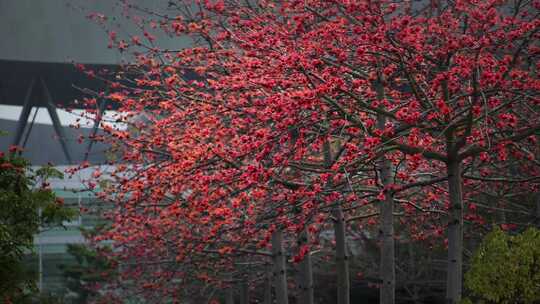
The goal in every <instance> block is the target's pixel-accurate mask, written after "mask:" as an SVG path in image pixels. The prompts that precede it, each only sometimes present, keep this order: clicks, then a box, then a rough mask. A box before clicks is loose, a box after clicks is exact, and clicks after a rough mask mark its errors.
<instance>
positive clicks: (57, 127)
mask: <svg viewBox="0 0 540 304" xmlns="http://www.w3.org/2000/svg"><path fill="white" fill-rule="evenodd" d="M40 80H41V85H42V87H43V93H44V94H45V99H46V102H45V106H46V107H47V111H48V112H49V115H50V116H51V120H52V123H53V127H54V131H55V132H56V136H58V139H59V141H60V145H61V146H62V150H63V151H64V155H65V156H66V159H67V160H68V163H69V164H73V160H72V158H71V155H70V153H69V149H68V146H67V143H66V138H67V137H66V135H65V133H64V129H63V128H62V124H61V123H60V118H59V117H58V113H56V106H55V105H54V102H53V99H52V97H51V93H50V92H49V89H48V88H47V84H45V81H44V80H43V78H40Z"/></svg>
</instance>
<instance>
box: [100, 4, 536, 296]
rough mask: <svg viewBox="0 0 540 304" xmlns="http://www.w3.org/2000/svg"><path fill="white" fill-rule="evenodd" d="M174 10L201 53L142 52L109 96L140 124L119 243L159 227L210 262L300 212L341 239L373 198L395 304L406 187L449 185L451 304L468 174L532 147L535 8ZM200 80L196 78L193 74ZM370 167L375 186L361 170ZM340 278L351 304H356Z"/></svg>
mask: <svg viewBox="0 0 540 304" xmlns="http://www.w3.org/2000/svg"><path fill="white" fill-rule="evenodd" d="M176 3H177V6H178V7H182V8H193V7H197V9H196V12H195V14H193V18H186V16H180V17H177V18H174V19H170V18H163V19H161V21H162V26H163V27H164V28H165V29H167V30H168V31H170V32H171V33H172V34H176V35H179V36H193V35H196V36H197V37H202V38H204V41H205V43H204V45H201V46H200V47H194V48H190V49H186V50H182V51H178V52H174V53H173V52H159V51H158V50H155V49H153V50H152V52H151V53H150V54H145V55H140V56H139V57H138V62H139V63H138V67H139V68H141V69H142V70H143V71H144V75H143V76H142V77H140V78H138V79H136V80H135V82H134V83H135V84H136V86H135V87H134V88H130V87H128V86H125V85H120V84H114V86H113V87H114V88H115V89H116V90H117V92H115V93H113V94H111V95H110V98H111V99H113V100H115V101H116V102H118V103H119V104H120V109H121V110H123V111H126V112H128V113H130V115H132V116H135V115H139V116H144V119H142V120H140V121H138V122H136V123H133V129H134V130H136V131H134V132H118V131H115V130H109V131H110V133H111V134H112V135H113V138H114V140H115V141H120V142H122V145H123V149H122V152H123V160H124V161H126V162H129V163H130V164H131V165H130V166H126V167H121V168H120V169H119V170H120V171H122V170H124V171H126V170H129V171H130V172H134V173H133V174H130V176H131V177H130V178H125V179H124V180H120V184H121V188H116V189H114V190H118V189H122V191H125V192H126V193H129V196H126V197H125V199H126V202H127V203H126V204H125V205H122V211H121V212H120V213H119V214H118V217H120V215H122V217H124V218H123V219H122V220H120V219H119V220H118V222H117V226H116V229H115V230H113V231H114V233H113V235H111V237H112V236H114V235H116V237H117V238H118V235H122V234H125V235H126V237H127V235H129V238H126V239H125V241H126V244H127V243H128V242H129V241H132V240H133V238H135V235H137V237H140V240H141V241H142V240H146V239H149V238H150V237H151V236H154V235H155V233H153V232H152V230H151V229H142V228H141V223H148V222H149V221H150V220H151V222H152V225H153V226H155V227H165V226H164V224H165V223H167V225H172V226H169V227H168V228H171V230H172V229H173V228H174V229H176V230H173V231H184V232H185V234H182V237H184V235H192V232H197V233H200V236H199V237H197V239H198V241H197V242H195V244H197V245H195V246H194V247H193V248H195V249H196V250H198V251H200V249H201V248H204V247H205V246H207V245H208V244H209V243H208V242H210V241H211V240H212V239H216V240H217V239H218V238H217V232H218V231H221V229H228V226H231V225H232V226H234V225H237V227H241V228H239V230H241V231H243V232H242V233H239V234H236V236H235V235H230V237H233V241H234V242H240V243H241V242H242V240H243V241H244V242H247V241H246V238H244V237H245V236H249V235H253V234H254V233H255V232H260V231H262V230H260V229H263V230H264V229H268V227H264V226H263V227H260V225H259V226H258V227H257V223H256V221H257V220H261V219H262V218H264V216H263V215H264V214H267V213H268V211H276V212H277V216H278V217H279V218H280V223H281V224H283V225H284V226H285V227H293V226H297V227H299V229H298V230H302V229H304V228H305V222H304V221H303V220H299V221H298V222H297V223H296V222H292V221H291V217H290V213H289V212H288V210H289V209H288V208H291V207H294V206H296V207H301V208H302V210H303V213H302V214H304V216H305V215H307V214H317V213H319V211H320V210H321V208H322V209H324V208H326V207H328V206H331V207H332V208H333V209H334V212H333V213H334V214H333V218H334V219H335V220H336V231H340V233H339V237H342V236H343V234H344V231H345V230H344V228H343V227H344V225H342V224H343V222H344V216H343V213H342V212H343V210H342V209H343V203H342V202H346V201H347V199H349V198H350V199H351V201H350V203H351V204H356V203H358V195H357V194H358V193H362V192H363V194H365V195H366V197H368V198H369V197H374V196H375V197H376V198H377V200H378V201H381V202H382V203H381V204H380V205H381V212H380V213H381V216H382V219H383V220H382V223H383V226H382V229H381V231H382V232H381V234H382V236H383V238H382V239H383V240H384V245H383V247H382V248H383V256H384V258H383V259H382V261H381V265H382V267H381V276H383V277H384V278H383V280H382V283H383V284H382V286H383V288H382V289H381V290H382V293H381V295H382V297H381V298H384V299H385V300H383V302H384V303H392V302H393V301H394V296H393V293H394V290H393V286H394V285H393V284H394V280H395V275H394V274H393V272H394V270H393V264H394V262H393V258H394V257H393V256H394V255H393V251H392V250H393V249H392V248H393V237H394V233H393V230H392V229H393V228H392V227H393V208H394V204H395V203H396V202H399V195H400V194H399V193H401V192H403V193H407V192H406V190H407V189H412V188H413V187H427V186H430V185H432V184H434V183H438V182H441V181H443V180H446V179H448V181H447V182H446V184H445V185H446V186H445V187H446V191H447V195H444V196H443V197H441V198H440V199H441V200H442V201H444V204H446V206H447V208H448V212H449V217H448V224H447V232H448V233H447V235H448V247H449V248H448V252H449V254H448V278H447V298H448V300H449V302H450V303H457V302H458V301H459V299H460V294H461V280H462V278H461V277H462V275H461V271H462V270H461V269H462V243H463V242H462V237H463V236H462V227H463V209H464V199H466V198H467V196H464V194H463V191H462V189H463V185H464V182H463V179H462V175H463V174H464V173H467V170H469V169H468V168H473V167H474V166H468V164H470V163H471V162H472V160H473V159H474V158H475V157H478V158H482V159H486V156H487V155H488V154H489V153H494V152H495V153H497V154H498V155H499V158H491V159H490V162H492V163H495V162H504V161H505V158H504V155H505V152H506V151H507V148H508V146H510V145H512V146H518V147H525V146H526V145H527V141H526V139H527V138H528V137H529V136H531V135H533V134H535V132H537V130H538V127H539V122H538V118H537V117H536V115H535V113H536V112H535V111H536V109H537V107H538V105H537V103H538V97H537V91H538V80H537V79H536V74H535V73H536V69H537V66H536V65H535V60H534V58H536V56H538V50H537V47H536V45H535V43H536V41H537V39H538V36H537V35H538V34H537V30H536V29H537V28H538V20H537V19H536V18H535V16H536V15H535V14H536V13H537V7H536V6H537V3H530V4H528V5H522V4H518V5H515V6H511V5H509V4H508V3H506V2H504V3H503V2H500V3H499V2H494V1H487V2H478V3H477V2H474V1H459V2H446V1H435V2H431V3H430V4H429V5H427V4H426V5H421V6H420V7H416V5H412V4H410V3H408V2H403V3H395V2H387V1H377V2H371V1H366V2H363V1H360V2H354V3H350V2H340V1H336V2H319V1H311V2H309V1H308V2H302V3H300V2H283V3H282V2H280V3H274V2H271V1H269V2H258V3H240V2H236V1H227V2H220V1H218V2H215V3H214V2H212V3H210V2H208V3H207V2H205V3H198V5H200V6H192V5H190V2H183V1H178V2H176ZM182 5H185V6H182ZM486 12H487V13H486ZM133 43H134V44H139V43H140V41H139V40H135V41H133ZM122 48H125V42H123V44H122ZM161 60H162V61H161ZM188 70H189V71H196V73H198V75H200V79H198V80H193V81H186V80H185V79H183V78H182V76H183V75H184V74H186V73H187V71H188ZM332 143H335V144H336V145H337V146H338V148H337V149H335V150H333V149H332V148H331V147H332ZM309 158H312V159H311V161H310V162H309V161H306V159H307V160H309ZM374 163H376V164H378V165H377V168H376V170H375V171H374V172H377V173H378V174H377V175H380V177H381V178H379V176H377V177H376V180H375V179H373V176H372V175H369V174H367V175H366V174H365V168H366V167H368V166H369V165H370V164H374ZM418 164H421V165H420V166H419V165H418ZM413 168H415V169H413ZM392 169H393V170H392ZM415 170H420V171H415ZM440 170H442V172H444V173H442V174H441V173H438V172H440ZM392 172H394V173H392ZM366 176H367V177H368V178H365V177H366ZM374 180H375V182H373V181H374ZM366 182H367V185H376V187H375V188H366V187H364V186H365V185H366ZM379 182H380V183H381V184H382V185H381V187H380V188H379V189H378V188H377V185H378V183H379ZM379 185H380V184H379ZM424 189H426V188H424ZM283 191H285V192H287V193H291V195H290V196H289V195H287V194H284V193H283ZM113 192H116V191H113ZM186 193H187V197H186V198H183V197H182V196H183V195H185V194H186ZM374 193H375V194H374ZM350 194H353V195H351V196H348V195H350ZM424 194H425V193H424ZM301 195H303V196H304V197H305V198H304V199H300V200H299V201H298V200H297V199H298V197H299V196H301ZM396 196H397V197H396ZM116 198H118V197H116ZM120 198H121V197H120ZM395 198H397V200H395ZM416 199H420V200H421V201H422V202H425V203H426V204H429V202H430V200H429V199H428V195H419V196H416ZM144 201H148V202H151V203H150V205H149V206H146V205H144V204H142V202H144ZM163 201H169V203H167V204H166V205H161V204H163ZM431 201H432V200H431ZM298 202H301V203H300V204H298ZM409 203H410V201H409ZM242 206H244V209H242ZM418 206H419V205H418ZM141 207H142V208H141ZM157 207H164V208H157ZM347 208H348V207H347ZM353 209H354V208H353ZM149 215H152V218H151V219H150V218H148V217H149ZM171 215H174V216H176V217H177V218H178V217H181V218H182V219H183V220H184V221H187V223H182V227H179V226H177V225H179V224H178V223H179V221H176V220H174V221H173V220H171V218H173V217H171ZM304 220H305V219H304ZM128 223H129V224H128ZM152 225H151V226H152ZM340 225H341V226H340ZM127 227H131V228H130V229H131V230H130V229H127ZM255 227H257V228H255ZM300 228H301V229H300ZM122 231H123V232H122ZM128 231H129V233H128ZM143 231H144V232H143ZM156 231H158V230H156ZM239 236H242V237H241V238H240V237H239ZM130 238H131V239H130ZM336 239H338V237H337V235H336ZM180 243H181V242H180ZM180 243H179V242H176V244H177V246H178V244H180ZM262 244H264V242H263V243H262ZM190 246H192V245H190ZM338 247H340V246H338ZM162 248H166V247H165V246H162ZM176 248H177V249H179V251H178V254H179V255H180V256H185V255H186V254H187V253H191V252H193V249H192V250H189V251H186V249H185V248H184V247H176ZM341 248H342V247H341ZM145 254H147V253H145ZM141 256H144V255H141ZM338 258H339V255H338ZM345 259H346V256H342V260H343V261H344V260H345ZM340 265H341V266H342V267H340V268H342V271H339V273H340V274H343V276H342V277H341V279H340V280H339V281H340V282H342V285H340V286H341V289H342V291H343V292H340V293H339V294H340V300H339V303H348V287H347V285H348V277H347V275H346V263H343V264H340ZM344 293H345V295H344Z"/></svg>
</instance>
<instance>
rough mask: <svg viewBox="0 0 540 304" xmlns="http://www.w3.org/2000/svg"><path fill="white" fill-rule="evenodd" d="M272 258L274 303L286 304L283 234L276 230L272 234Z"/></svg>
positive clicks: (287, 298)
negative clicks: (274, 290)
mask: <svg viewBox="0 0 540 304" xmlns="http://www.w3.org/2000/svg"><path fill="white" fill-rule="evenodd" d="M272 256H273V260H274V284H275V289H276V303H277V304H288V303H289V295H288V292H287V269H286V262H287V261H286V256H285V252H284V250H283V232H282V231H281V230H279V229H278V230H276V231H274V233H273V234H272Z"/></svg>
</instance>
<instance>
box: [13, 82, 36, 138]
mask: <svg viewBox="0 0 540 304" xmlns="http://www.w3.org/2000/svg"><path fill="white" fill-rule="evenodd" d="M35 82H36V80H35V78H32V80H30V85H29V86H28V88H27V89H26V95H25V96H24V103H23V108H22V110H21V115H19V120H18V121H17V129H16V131H15V137H14V138H13V142H12V144H13V145H15V146H18V145H20V143H21V139H22V137H23V134H24V130H25V129H26V125H27V124H28V117H29V116H30V111H32V107H33V106H34V103H33V102H32V93H33V91H34V85H35Z"/></svg>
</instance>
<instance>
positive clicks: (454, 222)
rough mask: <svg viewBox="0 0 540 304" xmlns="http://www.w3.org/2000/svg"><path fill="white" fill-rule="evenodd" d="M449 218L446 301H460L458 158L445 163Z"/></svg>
mask: <svg viewBox="0 0 540 304" xmlns="http://www.w3.org/2000/svg"><path fill="white" fill-rule="evenodd" d="M447 173H448V192H449V197H450V210H449V213H450V218H449V222H448V261H447V262H448V265H447V275H446V302H447V303H448V304H458V303H459V302H460V301H461V289H462V280H463V193H462V189H461V187H462V178H461V166H460V162H459V161H458V160H454V159H449V161H448V163H447Z"/></svg>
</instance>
